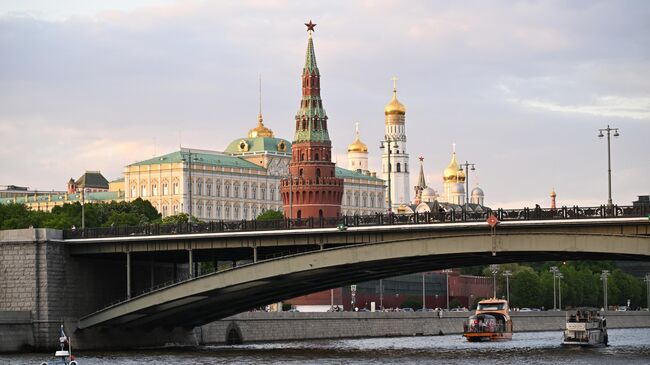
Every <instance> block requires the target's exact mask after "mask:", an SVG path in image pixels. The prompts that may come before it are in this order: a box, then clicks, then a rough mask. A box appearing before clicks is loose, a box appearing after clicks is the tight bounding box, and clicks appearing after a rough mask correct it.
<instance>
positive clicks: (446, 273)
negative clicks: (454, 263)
mask: <svg viewBox="0 0 650 365" xmlns="http://www.w3.org/2000/svg"><path fill="white" fill-rule="evenodd" d="M442 272H443V273H445V280H446V282H447V290H446V292H447V310H449V273H450V272H451V269H444V270H442Z"/></svg>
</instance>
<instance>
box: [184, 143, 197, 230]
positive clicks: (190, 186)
mask: <svg viewBox="0 0 650 365" xmlns="http://www.w3.org/2000/svg"><path fill="white" fill-rule="evenodd" d="M187 151H188V152H187V153H188V158H187V161H186V160H185V157H183V158H182V159H181V161H186V162H187V171H188V175H189V176H188V179H189V180H190V184H189V185H188V189H187V192H188V195H189V203H190V206H189V208H188V209H187V212H188V213H189V215H188V217H187V223H192V205H193V204H192V185H194V182H193V181H192V160H193V158H192V150H189V149H188V150H187Z"/></svg>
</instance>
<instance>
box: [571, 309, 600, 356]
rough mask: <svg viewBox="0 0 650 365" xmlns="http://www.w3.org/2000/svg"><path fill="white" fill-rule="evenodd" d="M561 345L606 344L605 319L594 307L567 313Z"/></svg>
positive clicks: (585, 345) (590, 345)
mask: <svg viewBox="0 0 650 365" xmlns="http://www.w3.org/2000/svg"><path fill="white" fill-rule="evenodd" d="M562 346H583V347H596V346H607V320H606V319H605V317H603V316H602V315H601V313H600V312H599V311H598V309H596V308H578V309H576V310H575V311H573V312H571V313H567V320H566V327H565V329H564V337H563V338H562Z"/></svg>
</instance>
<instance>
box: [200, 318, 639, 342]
mask: <svg viewBox="0 0 650 365" xmlns="http://www.w3.org/2000/svg"><path fill="white" fill-rule="evenodd" d="M468 316H469V313H462V312H456V313H454V312H452V313H444V314H443V317H442V318H438V316H437V314H436V313H435V312H434V313H419V312H415V313H405V312H398V313H381V312H377V313H351V312H343V313H287V312H284V313H264V312H251V313H242V314H239V315H236V316H232V317H229V318H226V319H223V320H221V321H216V322H213V323H210V324H208V325H205V326H203V327H200V328H198V329H197V330H196V336H197V340H198V342H199V343H201V344H223V343H228V342H232V341H236V339H237V338H239V339H240V340H241V341H242V342H243V343H249V342H266V341H291V340H312V339H336V338H355V337H389V336H418V335H422V336H430V335H438V334H441V333H442V334H460V333H462V330H463V321H465V320H466V319H467V317H468ZM565 316H566V315H565V312H519V313H517V312H515V313H513V315H512V321H513V327H514V330H515V332H528V331H555V330H557V331H561V330H562V329H563V328H564V324H565V320H566V317H565ZM607 326H608V327H609V328H635V327H646V328H650V312H609V313H608V314H607ZM229 338H230V340H229Z"/></svg>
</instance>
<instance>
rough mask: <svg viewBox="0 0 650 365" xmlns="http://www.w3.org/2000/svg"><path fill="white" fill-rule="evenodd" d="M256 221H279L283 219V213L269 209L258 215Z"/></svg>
mask: <svg viewBox="0 0 650 365" xmlns="http://www.w3.org/2000/svg"><path fill="white" fill-rule="evenodd" d="M256 219H257V220H258V221H260V222H264V221H275V220H280V219H284V213H282V212H281V211H279V210H273V209H269V210H267V211H265V212H264V213H262V214H260V215H258V216H257V218H256Z"/></svg>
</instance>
